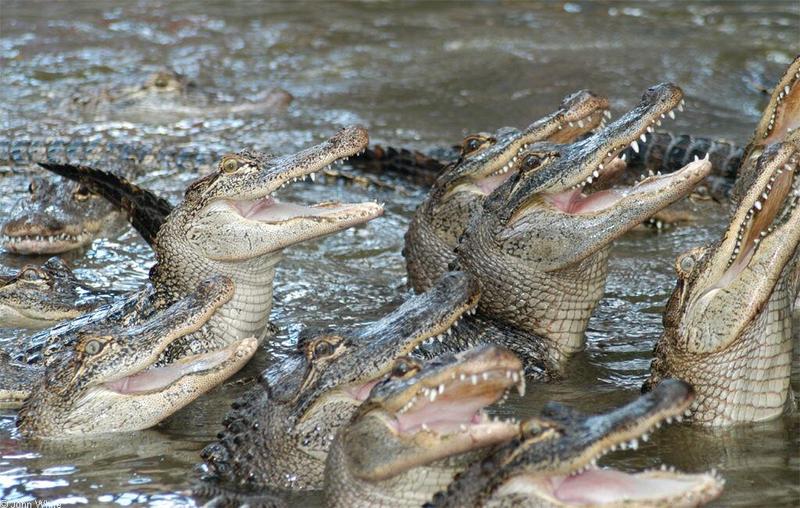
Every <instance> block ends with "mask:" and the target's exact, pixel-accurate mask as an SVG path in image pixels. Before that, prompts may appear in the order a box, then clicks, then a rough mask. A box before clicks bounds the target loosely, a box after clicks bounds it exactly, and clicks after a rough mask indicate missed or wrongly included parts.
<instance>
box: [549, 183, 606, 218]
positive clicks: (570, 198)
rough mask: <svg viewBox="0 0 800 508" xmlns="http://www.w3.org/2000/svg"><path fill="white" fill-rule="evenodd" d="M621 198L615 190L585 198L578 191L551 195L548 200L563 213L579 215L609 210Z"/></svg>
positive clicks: (596, 193)
mask: <svg viewBox="0 0 800 508" xmlns="http://www.w3.org/2000/svg"><path fill="white" fill-rule="evenodd" d="M620 197H621V196H620V195H619V194H617V193H616V192H615V191H613V190H605V191H600V192H595V193H593V194H591V195H589V196H584V195H583V194H581V192H580V191H579V190H577V189H576V190H572V191H567V192H561V193H559V194H551V195H548V196H547V198H546V199H547V200H548V201H549V202H550V203H551V204H552V205H553V206H555V207H556V208H558V209H559V210H561V211H562V212H565V213H573V214H578V213H587V212H594V211H597V210H603V209H605V208H608V207H609V206H611V205H613V204H614V203H616V202H617V201H618V200H619V199H620Z"/></svg>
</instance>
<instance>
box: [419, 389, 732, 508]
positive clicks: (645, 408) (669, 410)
mask: <svg viewBox="0 0 800 508" xmlns="http://www.w3.org/2000/svg"><path fill="white" fill-rule="evenodd" d="M692 399H693V391H692V388H691V387H690V386H689V385H688V384H686V383H683V382H681V381H676V380H670V381H668V382H665V383H662V384H661V385H659V387H658V388H656V389H655V390H654V391H652V392H650V393H648V394H646V395H642V396H640V397H639V398H637V399H635V400H634V401H632V402H630V403H628V404H626V405H624V406H622V407H618V408H616V409H612V410H610V411H608V412H605V413H599V414H586V413H582V412H580V411H578V410H576V409H573V408H571V407H569V406H565V405H562V404H559V403H555V402H549V403H547V404H546V405H545V406H544V407H543V408H542V410H541V412H540V415H539V416H536V417H532V418H530V419H528V420H526V421H524V422H523V423H522V424H521V425H520V435H519V436H518V437H515V438H513V439H512V440H510V441H509V442H507V443H504V444H502V445H500V446H498V447H496V449H494V450H493V451H492V453H491V454H490V455H488V456H487V457H485V458H482V459H480V460H476V461H475V462H474V463H472V464H471V465H470V466H469V467H468V468H467V469H465V470H464V471H463V472H461V473H459V474H458V475H457V477H456V479H455V480H454V481H453V482H452V483H451V484H450V485H449V486H448V487H447V489H446V490H442V491H440V492H438V493H436V494H435V495H434V496H433V498H432V500H431V501H430V502H429V503H426V504H425V505H424V506H425V508H453V507H459V508H461V507H470V508H479V507H490V506H491V507H497V508H500V507H512V506H528V507H556V506H561V507H566V506H581V507H588V506H592V507H604V506H605V507H612V506H626V507H646V506H647V507H655V506H662V507H667V506H670V507H671V506H680V507H693V506H700V505H703V504H705V503H708V502H710V501H712V500H714V499H716V498H717V497H719V495H720V494H721V493H722V489H723V487H724V483H725V482H724V480H723V479H722V478H721V477H720V476H719V475H718V474H717V473H716V472H715V471H713V470H712V471H709V472H707V473H699V474H686V473H679V472H676V471H675V470H674V469H672V468H667V467H666V466H664V465H662V466H661V468H660V469H654V470H650V471H642V472H637V473H627V472H623V471H618V470H616V469H612V468H599V467H597V461H598V460H600V459H601V458H602V457H603V456H604V455H606V454H608V453H610V452H613V451H615V450H618V449H622V450H626V449H627V450H636V449H638V447H639V440H642V441H647V440H648V439H649V437H650V434H651V433H652V432H653V431H654V430H656V429H657V428H659V427H661V426H662V424H664V423H670V422H672V421H681V419H682V417H683V413H684V411H685V410H686V409H687V408H688V407H689V405H690V404H691V401H692Z"/></svg>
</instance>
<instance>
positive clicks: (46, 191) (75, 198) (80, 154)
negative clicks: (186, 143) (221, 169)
mask: <svg viewBox="0 0 800 508" xmlns="http://www.w3.org/2000/svg"><path fill="white" fill-rule="evenodd" d="M221 155H222V154H220V153H217V152H215V151H213V150H208V151H198V150H196V149H193V148H181V147H171V146H170V147H168V146H163V145H159V144H152V143H133V142H118V141H113V140H105V139H100V138H43V139H31V138H27V137H23V138H20V139H13V138H6V139H4V140H3V141H2V142H1V143H0V165H9V166H11V167H29V166H32V165H34V164H35V163H37V162H40V163H42V162H50V163H58V164H83V165H90V166H98V167H102V168H104V169H106V170H110V171H112V172H113V173H114V174H117V175H120V176H124V177H125V178H128V179H134V178H138V177H141V176H144V175H145V174H146V173H147V172H148V171H168V172H176V173H177V172H185V171H191V172H200V173H202V172H208V171H211V170H213V169H214V165H215V163H216V161H218V160H219V157H220V156H221ZM123 223H124V218H123V217H122V216H121V215H120V214H119V213H118V212H117V211H116V210H115V208H114V207H113V206H112V205H111V204H109V203H108V202H107V201H106V200H105V199H103V198H102V197H101V196H98V195H96V194H94V193H92V192H91V191H90V190H89V187H88V186H86V185H82V184H79V183H76V182H72V181H69V180H65V179H62V178H57V179H53V177H52V176H50V178H44V177H43V176H41V175H34V176H32V178H31V182H30V185H29V186H28V196H27V198H23V199H21V200H20V201H19V202H18V203H17V204H16V205H15V206H14V208H13V209H12V210H11V212H10V213H9V215H8V217H7V218H6V219H5V223H3V225H2V227H1V228H0V243H2V246H3V247H4V248H5V249H6V250H7V251H9V252H14V253H19V254H57V253H62V252H66V251H69V250H73V249H77V248H80V247H85V246H86V245H89V244H90V243H91V242H92V241H94V240H95V239H96V238H97V237H98V236H100V235H102V234H105V233H107V232H109V231H110V230H112V229H114V227H115V226H121V225H122V224H123Z"/></svg>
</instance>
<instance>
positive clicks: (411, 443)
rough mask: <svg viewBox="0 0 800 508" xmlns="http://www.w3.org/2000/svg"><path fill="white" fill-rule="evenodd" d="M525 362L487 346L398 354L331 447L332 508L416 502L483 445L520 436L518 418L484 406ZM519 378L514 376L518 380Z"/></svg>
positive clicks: (328, 488)
mask: <svg viewBox="0 0 800 508" xmlns="http://www.w3.org/2000/svg"><path fill="white" fill-rule="evenodd" d="M521 368H522V362H520V360H519V359H518V358H517V357H516V356H514V354H513V353H511V352H510V351H508V350H506V349H503V348H499V347H497V346H482V347H480V348H477V349H474V350H470V351H464V352H461V353H458V354H457V355H448V356H444V357H440V358H437V359H435V360H431V361H429V362H427V363H426V364H422V363H421V362H420V361H418V360H414V359H411V358H405V359H400V360H399V361H398V363H397V364H396V366H395V368H394V370H393V371H392V373H391V374H390V375H389V376H388V377H387V379H385V380H383V381H381V382H380V383H378V384H377V385H376V386H375V387H374V388H373V389H372V392H371V393H370V395H369V398H368V399H367V400H366V401H365V402H364V404H362V406H361V407H360V408H359V410H358V412H357V413H356V414H355V416H354V417H353V419H352V421H351V422H350V423H349V424H348V425H347V426H345V427H344V428H343V429H342V430H341V431H340V432H339V434H338V435H337V437H336V439H335V440H334V442H333V444H332V445H331V450H330V453H329V454H328V460H327V464H326V468H325V490H324V494H325V500H326V505H327V506H329V507H342V508H344V507H348V508H353V507H355V508H367V507H383V506H392V507H417V506H420V505H421V504H422V503H424V502H425V501H426V500H427V499H430V496H431V495H433V494H434V493H435V492H437V491H438V490H440V489H442V488H444V487H446V486H447V485H448V484H449V483H450V481H451V480H452V479H453V476H454V475H455V474H456V473H457V472H458V471H459V469H461V468H464V467H466V465H467V464H468V463H469V461H471V460H473V459H474V458H475V455H476V454H479V453H480V450H481V448H485V447H487V446H490V445H493V444H497V443H501V442H504V441H507V440H509V439H511V438H513V437H514V436H516V435H517V434H518V433H519V424H518V423H517V422H516V421H514V420H508V421H506V420H500V419H493V418H490V417H489V416H488V415H487V414H486V413H485V412H484V408H485V407H486V406H489V405H490V404H493V403H495V402H498V401H500V400H501V399H503V398H504V397H505V396H506V395H507V393H508V391H510V390H511V388H513V387H514V386H517V387H519V389H520V390H521V391H522V390H524V378H518V379H517V378H515V374H517V373H518V372H519V370H520V369H521ZM515 379H516V381H515Z"/></svg>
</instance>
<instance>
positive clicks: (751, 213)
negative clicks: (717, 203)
mask: <svg viewBox="0 0 800 508" xmlns="http://www.w3.org/2000/svg"><path fill="white" fill-rule="evenodd" d="M796 165H797V161H796V160H794V159H792V160H790V161H789V162H788V163H787V164H784V166H783V168H778V170H777V171H776V172H775V174H773V175H772V177H770V179H769V183H767V185H766V187H765V189H764V191H763V192H762V193H761V197H760V198H759V199H757V200H756V202H755V203H753V206H752V207H751V208H750V209H749V210H748V211H747V215H746V216H745V219H744V221H743V222H742V224H741V225H740V226H739V231H738V233H737V234H736V245H735V246H734V248H733V255H732V256H731V257H730V259H728V266H731V264H733V262H734V260H735V259H736V257H737V256H738V255H739V252H740V251H741V249H742V240H743V239H744V232H745V229H746V228H747V226H748V225H749V224H750V223H751V222H752V220H753V217H755V216H756V215H757V214H758V212H760V211H761V209H762V208H763V207H764V203H766V202H767V199H769V195H770V192H772V184H773V183H775V179H776V178H777V177H778V176H779V175H781V174H783V171H784V170H786V171H790V172H791V171H794V167H795V166H796ZM797 180H798V179H797V175H794V178H793V180H792V181H793V182H795V183H796V182H797ZM793 185H794V183H793ZM797 192H798V191H797V190H795V196H797ZM795 201H796V199H795ZM793 206H794V204H793V205H792V207H793ZM774 230H775V227H774V226H769V227H768V228H767V230H766V231H764V230H762V231H761V232H760V233H759V237H758V238H756V239H755V240H753V243H755V245H756V246H757V245H758V244H759V243H760V242H761V239H762V238H764V237H766V236H767V235H768V234H770V233H772V232H773V231H774Z"/></svg>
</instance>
